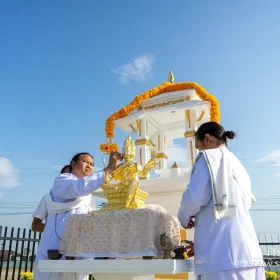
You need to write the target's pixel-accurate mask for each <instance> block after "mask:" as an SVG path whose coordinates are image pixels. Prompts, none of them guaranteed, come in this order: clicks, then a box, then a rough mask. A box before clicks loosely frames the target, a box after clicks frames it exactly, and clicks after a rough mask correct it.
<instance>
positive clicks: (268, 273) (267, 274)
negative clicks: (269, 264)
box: [265, 271, 277, 280]
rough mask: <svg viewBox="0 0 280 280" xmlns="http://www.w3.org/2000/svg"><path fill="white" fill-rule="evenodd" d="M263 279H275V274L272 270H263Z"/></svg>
mask: <svg viewBox="0 0 280 280" xmlns="http://www.w3.org/2000/svg"><path fill="white" fill-rule="evenodd" d="M265 279H266V280H277V274H276V273H275V272H272V271H266V272H265Z"/></svg>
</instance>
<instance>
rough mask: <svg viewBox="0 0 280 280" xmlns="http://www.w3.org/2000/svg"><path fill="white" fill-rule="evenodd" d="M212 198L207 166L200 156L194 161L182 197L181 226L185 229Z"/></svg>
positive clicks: (179, 217) (179, 215) (179, 214)
mask: <svg viewBox="0 0 280 280" xmlns="http://www.w3.org/2000/svg"><path fill="white" fill-rule="evenodd" d="M211 196H212V190H211V181H210V174H209V170H208V166H207V164H206V161H205V158H204V156H203V155H202V154H201V155H200V158H199V159H198V160H197V161H196V163H195V166H194V169H193V173H192V176H191V179H190V183H189V184H188V187H187V189H186V191H185V192H184V193H183V195H182V200H181V204H180V209H179V213H178V219H179V221H180V222H181V224H182V226H183V227H185V228H187V227H188V224H189V222H190V220H191V217H192V216H196V214H197V213H198V212H199V211H200V209H201V207H202V206H203V205H207V204H208V203H209V200H210V198H211Z"/></svg>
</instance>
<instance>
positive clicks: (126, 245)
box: [60, 209, 180, 258]
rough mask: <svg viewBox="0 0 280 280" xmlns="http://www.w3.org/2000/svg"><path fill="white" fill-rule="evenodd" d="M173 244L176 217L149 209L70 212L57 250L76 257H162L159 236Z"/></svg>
mask: <svg viewBox="0 0 280 280" xmlns="http://www.w3.org/2000/svg"><path fill="white" fill-rule="evenodd" d="M163 233H166V235H168V236H169V237H170V238H171V242H172V245H173V247H175V246H178V244H179V242H180V228H179V224H178V222H177V220H176V219H175V218H174V217H172V216H170V215H168V214H166V213H161V212H158V211H154V210H151V209H135V210H123V211H110V212H99V211H96V212H93V214H84V215H71V216H69V218H68V220H67V224H66V226H65V230H64V233H63V235H62V239H61V244H60V251H61V252H62V253H64V255H65V256H79V257H111V258H118V257H141V256H154V257H162V255H163V252H162V250H161V245H160V235H161V234H163Z"/></svg>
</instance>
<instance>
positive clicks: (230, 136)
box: [223, 131, 236, 139]
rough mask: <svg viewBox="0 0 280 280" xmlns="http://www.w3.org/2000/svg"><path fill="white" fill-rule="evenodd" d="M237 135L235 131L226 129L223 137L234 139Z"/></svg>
mask: <svg viewBox="0 0 280 280" xmlns="http://www.w3.org/2000/svg"><path fill="white" fill-rule="evenodd" d="M235 136H236V133H235V132H233V131H225V132H224V134H223V138H225V139H233V138H234V137H235Z"/></svg>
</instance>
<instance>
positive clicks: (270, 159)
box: [257, 150, 280, 177]
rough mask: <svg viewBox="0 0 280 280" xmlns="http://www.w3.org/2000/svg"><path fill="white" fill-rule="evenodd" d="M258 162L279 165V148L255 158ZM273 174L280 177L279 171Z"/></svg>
mask: <svg viewBox="0 0 280 280" xmlns="http://www.w3.org/2000/svg"><path fill="white" fill-rule="evenodd" d="M257 161H258V162H263V163H268V164H270V165H271V166H274V167H280V150H274V151H273V152H271V153H269V154H268V155H266V156H265V157H262V158H260V159H258V160H257ZM274 176H277V177H280V172H278V173H276V174H274Z"/></svg>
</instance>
